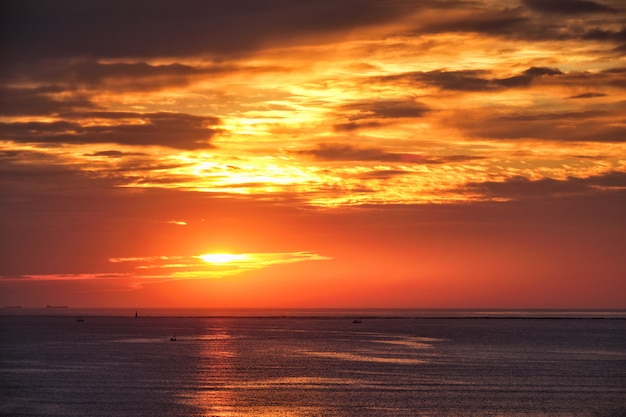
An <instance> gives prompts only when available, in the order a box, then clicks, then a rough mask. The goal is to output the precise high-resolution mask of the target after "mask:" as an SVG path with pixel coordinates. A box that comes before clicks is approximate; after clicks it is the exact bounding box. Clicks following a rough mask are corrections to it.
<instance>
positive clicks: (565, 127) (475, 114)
mask: <svg viewBox="0 0 626 417" xmlns="http://www.w3.org/2000/svg"><path fill="white" fill-rule="evenodd" d="M624 111H626V102H618V103H613V104H611V105H607V106H605V107H598V108H597V109H594V110H582V111H572V112H540V111H536V112H524V111H517V112H516V111H508V112H505V113H496V114H494V113H492V112H487V111H469V110H468V111H467V117H465V118H463V119H458V120H457V121H456V124H457V126H458V127H460V128H461V129H463V130H466V131H468V132H469V133H470V134H471V135H472V136H475V137H480V138H485V139H538V140H542V139H548V140H555V141H564V142H577V141H580V142H625V141H626V127H625V126H623V125H621V124H619V123H607V122H606V121H607V120H620V118H621V117H622V116H621V115H622V114H624Z"/></svg>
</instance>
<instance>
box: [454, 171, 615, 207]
mask: <svg viewBox="0 0 626 417" xmlns="http://www.w3.org/2000/svg"><path fill="white" fill-rule="evenodd" d="M466 189H467V190H468V191H470V192H479V193H481V194H484V195H485V196H486V197H489V198H505V199H514V200H515V199H525V198H542V199H543V198H549V197H558V196H566V195H582V194H590V193H591V194H595V193H598V192H601V191H617V192H624V191H626V172H621V171H611V172H607V173H604V174H601V175H595V176H591V177H587V178H579V177H568V178H567V179H565V180H557V179H552V178H544V179H541V180H535V181H533V180H530V179H528V178H525V177H514V178H511V179H509V180H507V181H502V182H496V181H486V182H482V183H469V184H467V187H466Z"/></svg>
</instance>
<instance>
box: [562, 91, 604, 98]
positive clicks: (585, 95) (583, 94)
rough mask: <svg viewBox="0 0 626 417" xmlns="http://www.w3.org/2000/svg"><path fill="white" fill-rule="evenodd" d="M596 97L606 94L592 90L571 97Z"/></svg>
mask: <svg viewBox="0 0 626 417" xmlns="http://www.w3.org/2000/svg"><path fill="white" fill-rule="evenodd" d="M595 97H606V94H604V93H595V92H590V93H582V94H577V95H575V96H572V97H570V98H572V99H576V98H595Z"/></svg>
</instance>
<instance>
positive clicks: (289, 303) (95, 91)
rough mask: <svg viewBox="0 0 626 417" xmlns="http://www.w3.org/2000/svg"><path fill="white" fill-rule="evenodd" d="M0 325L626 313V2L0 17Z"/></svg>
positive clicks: (43, 6)
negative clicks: (150, 318) (126, 318)
mask: <svg viewBox="0 0 626 417" xmlns="http://www.w3.org/2000/svg"><path fill="white" fill-rule="evenodd" d="M0 60H1V62H2V64H0V90H1V92H0V307H2V306H4V305H21V306H24V307H38V306H45V305H46V304H57V305H69V306H76V307H78V306H81V307H132V308H139V307H208V308H223V307H251V308H258V307H306V308H311V307H332V308H336V307H346V308H355V307H396V308H400V307H402V308H405V307H406V308H467V307H475V308H626V3H624V2H623V1H622V0H598V1H592V0H248V1H247V0H210V1H180V0H179V1H169V0H138V1H99V0H96V1H78V0H76V1H74V0H72V1H67V0H59V1H30V0H20V1H17V0H16V1H8V2H7V1H5V2H3V3H2V6H0Z"/></svg>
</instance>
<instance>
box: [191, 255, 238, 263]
mask: <svg viewBox="0 0 626 417" xmlns="http://www.w3.org/2000/svg"><path fill="white" fill-rule="evenodd" d="M198 258H200V259H202V260H203V261H204V262H206V263H210V264H227V263H231V262H241V261H246V260H249V255H247V254H245V253H241V254H233V253H207V254H204V255H200V256H198Z"/></svg>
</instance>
